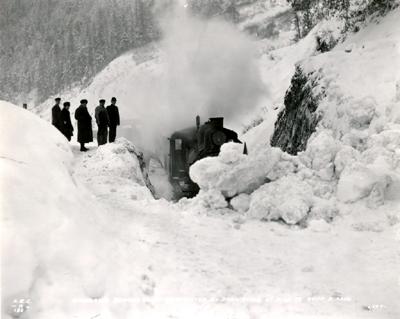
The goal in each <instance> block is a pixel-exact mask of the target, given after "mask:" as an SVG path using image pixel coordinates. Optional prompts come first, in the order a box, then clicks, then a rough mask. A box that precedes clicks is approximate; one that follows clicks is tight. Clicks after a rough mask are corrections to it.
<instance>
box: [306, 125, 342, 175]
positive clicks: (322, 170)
mask: <svg viewBox="0 0 400 319" xmlns="http://www.w3.org/2000/svg"><path fill="white" fill-rule="evenodd" d="M337 151H338V143H337V141H336V140H335V139H334V138H333V136H332V134H331V133H330V132H329V131H320V132H318V133H317V134H314V135H312V136H311V138H310V140H309V141H308V144H307V149H306V151H305V152H304V154H303V156H305V157H308V159H309V160H308V162H309V167H310V168H312V169H313V170H315V171H316V174H317V175H318V176H319V177H321V178H322V179H326V180H330V179H332V178H333V175H334V174H333V173H334V166H333V159H334V158H335V156H336V153H337ZM305 161H306V162H307V159H306V160H305Z"/></svg>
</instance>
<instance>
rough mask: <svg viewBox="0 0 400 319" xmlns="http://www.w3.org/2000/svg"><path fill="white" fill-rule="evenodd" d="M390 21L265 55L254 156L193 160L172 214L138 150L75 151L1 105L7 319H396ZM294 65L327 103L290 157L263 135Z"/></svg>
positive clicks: (396, 178) (396, 130)
mask: <svg viewBox="0 0 400 319" xmlns="http://www.w3.org/2000/svg"><path fill="white" fill-rule="evenodd" d="M399 13H400V9H397V10H395V11H393V12H392V13H391V14H389V15H388V16H387V17H386V18H385V19H383V20H382V21H381V23H379V24H374V23H372V24H370V25H369V26H367V27H366V28H365V29H364V30H361V31H360V32H358V33H357V34H354V35H351V36H349V38H348V39H347V40H346V41H345V42H344V43H342V44H339V45H338V46H337V47H336V48H335V49H334V50H333V51H331V52H327V53H324V54H318V55H316V53H315V35H316V33H317V30H318V28H317V29H315V30H314V31H313V32H312V33H311V34H310V35H309V37H307V38H305V39H303V40H302V41H300V42H299V43H297V44H295V45H293V46H290V47H286V48H281V49H279V50H274V51H272V52H269V53H267V54H265V55H263V56H262V57H261V67H262V70H263V72H264V78H265V80H266V83H267V84H268V86H269V87H270V96H269V99H268V100H266V101H264V102H265V103H268V112H265V114H264V115H267V116H266V117H267V118H266V119H265V121H264V122H263V123H261V124H260V125H258V126H257V127H255V128H254V129H251V130H249V131H248V132H247V133H246V134H245V135H244V137H243V138H242V139H243V140H245V141H246V142H247V143H248V145H249V155H244V154H243V145H242V144H235V143H228V144H225V145H223V147H222V150H221V153H220V155H219V156H218V157H213V158H206V159H203V160H201V161H198V162H196V163H195V164H194V165H193V166H192V167H191V170H190V174H191V177H192V179H193V180H194V181H196V182H197V183H198V184H199V185H200V187H201V190H200V193H199V195H198V196H197V197H195V198H193V199H190V200H188V199H184V200H181V201H179V202H178V203H172V202H168V201H166V200H165V199H159V200H156V199H154V198H153V197H152V196H151V193H150V191H149V190H148V189H147V188H146V187H145V180H144V176H143V174H142V172H141V169H140V163H139V161H138V158H137V156H136V155H137V152H138V151H137V148H136V145H133V144H132V143H131V142H128V141H127V140H125V139H118V140H117V142H116V143H114V144H107V145H104V146H101V147H99V148H97V147H94V146H92V145H90V150H89V151H88V152H87V153H80V152H79V151H78V146H77V145H75V144H74V143H72V144H68V142H67V141H66V140H65V138H64V137H63V136H62V135H61V134H60V133H59V132H58V131H57V130H56V129H55V128H54V127H53V126H51V125H50V124H49V123H46V121H43V120H42V119H40V118H38V117H37V116H35V115H33V114H32V113H30V112H28V111H27V110H23V109H21V108H18V107H17V106H14V105H11V104H9V103H7V102H0V110H1V112H2V116H1V118H0V130H1V131H0V133H1V135H0V136H1V143H0V177H1V179H0V180H1V193H2V197H1V202H0V203H1V211H2V216H1V218H2V223H1V228H2V254H3V258H2V299H3V300H2V304H3V305H4V306H3V309H2V316H4V317H6V318H11V317H15V313H13V308H12V305H13V302H14V300H16V299H21V298H24V299H25V300H26V299H29V300H31V301H32V302H31V304H29V306H30V307H29V309H28V308H27V306H28V304H27V303H26V302H25V303H24V306H25V312H24V313H23V314H22V315H21V318H23V317H28V316H29V317H32V318H36V317H40V318H71V317H74V318H124V317H140V318H160V317H162V318H171V317H172V318H188V317H193V318H210V317H211V318H215V317H216V318H219V317H221V318H227V317H229V318H246V319H248V318H263V317H268V318H296V319H298V318H321V317H326V318H377V317H379V318H398V317H399V315H400V308H399V303H398V300H399V285H398V284H399V278H398V273H397V272H396V269H399V267H400V264H399V259H398V255H399V240H400V227H399V225H400V224H399V223H400V215H399V212H400V195H399V194H400V152H399V148H400V126H399V114H400V113H399V112H398V110H399V107H400V105H399V103H400V99H399V89H398V88H399V83H400V79H399V72H398V70H399V67H400V63H399V53H400V52H399V47H398V44H399V35H400V32H399V31H400V29H399V28H400V23H399V21H398V14H399ZM332 25H336V24H335V23H333V24H332ZM349 48H350V49H351V51H350V50H348V49H349ZM310 56H312V57H310ZM121 61H125V62H124V63H122V65H125V67H126V70H125V72H126V74H128V73H130V72H137V71H138V68H140V66H138V65H137V64H136V62H132V61H131V57H129V56H125V57H121ZM130 63H134V65H135V67H136V69H135V71H132V69H130V68H129V66H130V65H131V64H130ZM146 63H149V65H150V68H151V65H153V64H152V63H150V62H148V61H144V62H143V64H142V65H145V64H146ZM295 63H299V65H300V66H301V67H302V68H303V70H305V72H306V73H310V74H314V76H317V77H318V79H319V83H320V86H318V87H316V88H315V90H317V91H318V92H320V91H322V90H324V91H325V92H327V94H326V96H325V97H324V99H323V100H322V101H321V104H320V105H319V109H318V112H320V114H321V116H322V121H321V122H320V124H319V126H318V128H317V131H316V132H315V133H314V134H313V135H312V137H311V138H310V140H309V144H308V147H307V149H306V151H305V152H302V153H300V154H299V155H298V156H290V155H288V154H285V153H283V152H282V151H281V150H279V149H276V148H271V147H269V145H268V140H269V136H270V135H269V134H270V133H271V132H272V129H271V124H273V122H274V116H276V114H277V112H278V111H279V109H280V108H281V107H282V100H283V96H284V93H285V90H286V89H287V87H288V85H289V81H290V77H291V75H292V74H293V71H294V64H295ZM149 65H147V66H146V68H147V67H149ZM114 67H115V68H118V69H119V62H118V63H117V61H116V64H115V65H111V66H110V68H114ZM143 68H145V67H144V66H143ZM156 69H157V68H156ZM118 72H121V73H120V74H121V76H122V77H123V76H124V75H123V74H125V73H124V72H123V67H121V69H120V70H119V71H118ZM114 74H115V73H114V72H113V71H112V72H111V71H110V74H107V71H104V74H103V75H102V77H103V79H107V78H108V76H110V78H109V80H110V81H111V82H112V81H113V79H114ZM118 74H119V73H118ZM126 76H127V77H129V76H128V75H126ZM106 82H107V81H105V80H104V82H103V81H101V83H102V85H103V84H104V89H106V88H109V86H108V85H107V84H106ZM97 87H100V85H98V86H97ZM95 92H97V93H96V94H105V91H95ZM110 94H111V92H110ZM125 102H126V103H129V101H128V100H126V101H125ZM153 169H154V170H155V168H154V164H153ZM154 172H155V171H154ZM155 177H157V176H155ZM164 178H165V176H164ZM157 182H158V187H159V188H160V189H164V191H165V193H168V190H167V189H166V188H167V187H165V184H163V183H164V182H165V181H164V182H163V181H162V180H158V181H157ZM260 220H263V221H277V222H262V221H260ZM10 260H12V262H10Z"/></svg>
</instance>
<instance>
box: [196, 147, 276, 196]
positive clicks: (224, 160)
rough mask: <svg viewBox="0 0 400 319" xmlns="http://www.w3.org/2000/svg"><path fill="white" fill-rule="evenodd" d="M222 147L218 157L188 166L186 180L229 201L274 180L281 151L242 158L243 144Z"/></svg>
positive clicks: (264, 151) (271, 150) (261, 152)
mask: <svg viewBox="0 0 400 319" xmlns="http://www.w3.org/2000/svg"><path fill="white" fill-rule="evenodd" d="M233 144H235V143H227V144H224V145H223V146H222V148H221V153H220V155H219V156H218V157H207V158H204V159H202V160H200V161H197V162H196V163H194V164H193V165H192V166H191V167H190V178H191V179H192V180H193V181H194V182H195V183H197V184H198V185H199V186H200V188H201V189H203V190H206V191H207V190H217V191H220V192H221V193H222V194H223V195H224V196H225V197H227V198H230V197H233V196H235V195H237V194H240V193H251V192H252V191H254V190H255V189H257V188H258V187H259V186H260V185H262V184H264V183H265V182H266V181H267V180H268V179H269V176H268V174H269V173H273V174H274V178H277V177H278V176H276V172H275V173H274V172H273V171H274V167H275V165H276V164H278V163H279V161H280V159H281V154H282V151H281V150H279V149H275V148H267V149H263V150H260V151H259V152H258V153H255V154H253V155H249V156H246V155H243V154H242V153H243V145H242V144H236V145H233Z"/></svg>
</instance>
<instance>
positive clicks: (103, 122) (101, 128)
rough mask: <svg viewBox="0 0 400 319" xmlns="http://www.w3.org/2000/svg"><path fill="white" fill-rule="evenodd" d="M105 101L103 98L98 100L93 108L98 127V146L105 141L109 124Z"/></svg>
mask: <svg viewBox="0 0 400 319" xmlns="http://www.w3.org/2000/svg"><path fill="white" fill-rule="evenodd" d="M105 102H106V101H105V100H100V101H99V103H100V105H99V106H98V107H96V110H95V117H96V123H97V127H98V131H97V143H98V145H99V146H100V145H103V144H106V143H107V136H108V126H109V125H110V120H109V119H108V113H107V110H106V108H105V107H104V103H105Z"/></svg>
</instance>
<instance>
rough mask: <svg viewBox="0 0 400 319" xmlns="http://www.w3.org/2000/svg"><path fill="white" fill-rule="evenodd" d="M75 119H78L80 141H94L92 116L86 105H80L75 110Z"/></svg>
mask: <svg viewBox="0 0 400 319" xmlns="http://www.w3.org/2000/svg"><path fill="white" fill-rule="evenodd" d="M75 119H76V120H77V121H78V142H79V143H89V142H93V131H92V117H91V116H90V114H89V112H88V110H87V107H86V106H85V105H82V104H81V105H79V107H78V108H77V109H76V111H75Z"/></svg>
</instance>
